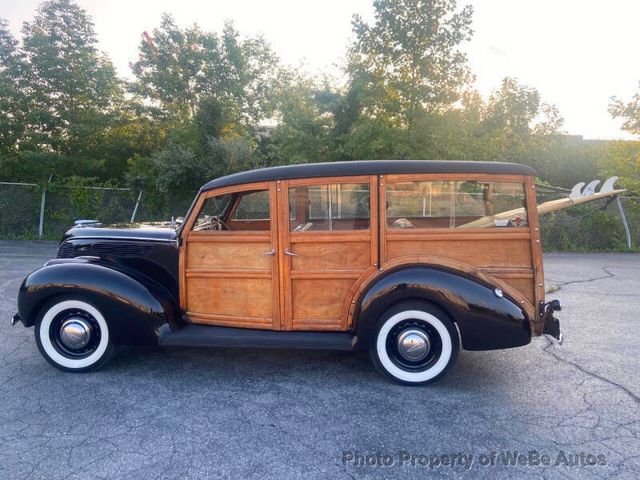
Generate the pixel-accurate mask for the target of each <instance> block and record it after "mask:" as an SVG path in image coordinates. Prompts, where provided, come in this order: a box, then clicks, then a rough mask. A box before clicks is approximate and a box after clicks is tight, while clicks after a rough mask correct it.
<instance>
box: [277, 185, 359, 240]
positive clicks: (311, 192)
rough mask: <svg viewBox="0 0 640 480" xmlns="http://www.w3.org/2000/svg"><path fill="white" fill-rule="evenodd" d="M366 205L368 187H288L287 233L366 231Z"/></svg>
mask: <svg viewBox="0 0 640 480" xmlns="http://www.w3.org/2000/svg"><path fill="white" fill-rule="evenodd" d="M369 205H370V192H369V184H368V183H338V184H328V185H311V186H296V187H290V188H289V219H290V222H289V223H290V230H291V231H292V232H306V231H323V230H324V231H327V230H329V231H333V230H367V229H368V228H369V225H370V207H369Z"/></svg>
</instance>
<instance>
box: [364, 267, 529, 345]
mask: <svg viewBox="0 0 640 480" xmlns="http://www.w3.org/2000/svg"><path fill="white" fill-rule="evenodd" d="M410 299H420V300H426V301H430V302H433V303H435V304H437V305H438V306H440V308H442V309H443V310H445V311H446V312H447V313H448V314H449V315H450V316H451V319H452V320H453V321H454V323H455V324H456V325H457V327H458V329H459V331H460V337H461V340H462V346H463V348H465V349H466V350H492V349H499V348H510V347H517V346H521V345H526V344H528V343H529V342H530V341H531V329H530V326H529V320H528V318H527V317H526V315H525V313H524V312H523V311H522V309H521V308H520V307H519V306H518V305H517V304H516V302H515V301H513V300H512V299H509V298H508V297H507V295H505V296H504V297H498V296H496V295H495V293H494V288H493V287H492V286H490V285H485V284H484V283H483V282H481V281H480V280H479V279H475V278H473V277H471V276H467V275H464V274H462V273H460V272H455V271H451V270H447V269H442V268H439V267H429V266H417V265H416V266H409V267H401V268H399V269H396V270H392V271H390V272H389V273H387V274H386V275H384V276H383V277H382V278H381V279H380V280H378V281H377V282H376V283H375V284H374V285H373V286H371V287H370V288H369V289H368V290H367V291H366V292H365V293H364V294H363V295H362V297H361V299H360V301H359V302H358V305H359V306H360V307H359V309H358V311H357V312H356V319H357V336H358V340H359V345H358V347H359V348H367V347H368V345H369V342H370V339H371V335H372V334H373V331H374V329H375V324H376V322H377V319H378V318H379V317H380V316H381V315H382V313H383V312H384V311H385V310H387V309H388V308H390V307H391V306H392V305H394V304H396V303H398V302H400V301H403V300H410Z"/></svg>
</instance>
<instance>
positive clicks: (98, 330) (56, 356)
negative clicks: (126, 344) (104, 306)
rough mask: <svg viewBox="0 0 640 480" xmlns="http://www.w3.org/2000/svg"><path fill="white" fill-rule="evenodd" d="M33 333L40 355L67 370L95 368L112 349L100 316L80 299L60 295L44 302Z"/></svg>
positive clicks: (103, 320) (100, 365)
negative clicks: (48, 301)
mask: <svg viewBox="0 0 640 480" xmlns="http://www.w3.org/2000/svg"><path fill="white" fill-rule="evenodd" d="M34 333H35V337H36V343H37V345H38V349H39V350H40V353H41V354H42V356H43V357H44V358H45V359H46V360H47V361H48V362H49V363H50V364H51V365H53V366H54V367H56V368H59V369H60V370H64V371H67V372H88V371H91V370H97V369H98V368H100V367H102V366H103V365H105V364H106V363H107V362H108V361H109V360H110V359H111V357H112V356H113V353H114V350H115V348H114V345H113V342H112V341H111V338H110V336H109V326H108V325H107V322H106V320H105V318H104V316H103V315H102V313H101V312H100V310H98V309H97V308H96V307H95V306H94V305H92V304H90V303H89V302H87V301H85V300H84V299H79V298H71V297H64V298H58V299H56V300H54V301H52V302H50V303H48V304H47V305H46V306H45V307H44V308H43V309H42V311H41V313H40V316H39V318H38V321H37V323H36V326H35V332H34Z"/></svg>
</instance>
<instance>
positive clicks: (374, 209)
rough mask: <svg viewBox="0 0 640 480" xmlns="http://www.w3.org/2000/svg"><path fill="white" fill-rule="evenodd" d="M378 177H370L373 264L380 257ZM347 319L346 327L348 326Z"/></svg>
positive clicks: (375, 263)
mask: <svg viewBox="0 0 640 480" xmlns="http://www.w3.org/2000/svg"><path fill="white" fill-rule="evenodd" d="M378 212H379V210H378V177H377V176H375V175H371V176H370V177H369V241H370V242H371V265H373V266H377V265H378V262H379V258H378V237H379V236H378V231H379V225H380V219H379V218H378ZM346 326H347V325H346V320H345V324H344V327H345V328H346Z"/></svg>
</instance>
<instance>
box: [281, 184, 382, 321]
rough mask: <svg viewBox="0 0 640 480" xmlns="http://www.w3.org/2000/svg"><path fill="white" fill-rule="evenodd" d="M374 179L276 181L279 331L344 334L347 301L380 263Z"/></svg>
mask: <svg viewBox="0 0 640 480" xmlns="http://www.w3.org/2000/svg"><path fill="white" fill-rule="evenodd" d="M377 191H378V190H377V177H375V176H354V177H341V178H319V179H306V180H289V181H281V182H278V204H279V211H280V214H279V219H278V226H279V237H280V268H281V281H282V293H281V295H282V296H281V299H282V301H283V304H284V305H283V306H284V308H283V310H282V328H283V329H287V330H333V331H338V330H346V329H347V328H348V325H347V316H346V315H344V306H345V300H347V297H349V295H350V291H351V288H352V286H353V285H354V283H355V282H356V281H357V279H358V278H360V277H361V276H362V275H363V274H364V273H365V272H368V271H370V270H371V269H375V268H376V265H377V261H378V245H377V239H378V233H377V232H378V220H377V211H378V209H377V197H378V196H377Z"/></svg>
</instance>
